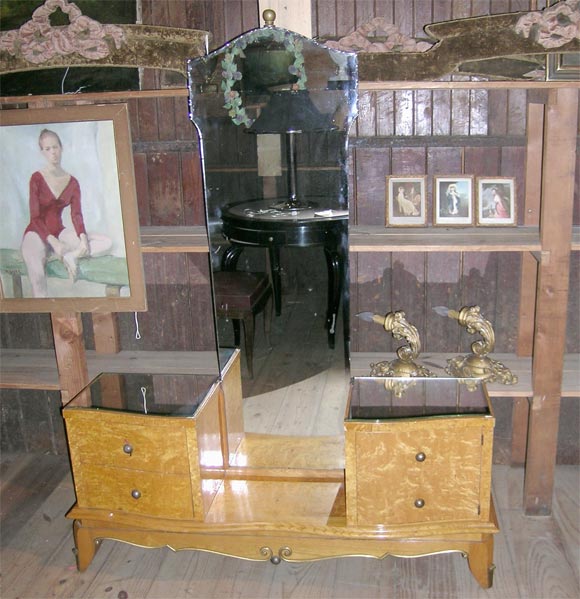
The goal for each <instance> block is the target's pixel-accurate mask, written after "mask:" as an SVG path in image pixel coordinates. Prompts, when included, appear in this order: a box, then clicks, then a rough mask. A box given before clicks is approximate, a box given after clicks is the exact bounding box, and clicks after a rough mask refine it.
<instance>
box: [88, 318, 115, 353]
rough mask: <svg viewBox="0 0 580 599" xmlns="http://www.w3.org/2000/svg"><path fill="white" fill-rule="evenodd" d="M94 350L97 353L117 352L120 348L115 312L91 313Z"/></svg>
mask: <svg viewBox="0 0 580 599" xmlns="http://www.w3.org/2000/svg"><path fill="white" fill-rule="evenodd" d="M92 319H93V334H94V337H95V350H96V351H97V353H99V354H118V353H119V351H120V349H121V343H120V341H119V326H118V322H117V314H116V313H114V312H103V313H98V312H95V313H93V314H92Z"/></svg>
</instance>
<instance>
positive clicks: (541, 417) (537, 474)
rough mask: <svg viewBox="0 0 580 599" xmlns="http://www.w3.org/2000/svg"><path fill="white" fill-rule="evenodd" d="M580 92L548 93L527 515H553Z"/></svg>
mask: <svg viewBox="0 0 580 599" xmlns="http://www.w3.org/2000/svg"><path fill="white" fill-rule="evenodd" d="M577 127H578V90H577V89H574V88H558V89H553V90H551V91H550V96H549V100H548V105H547V107H546V126H545V133H544V139H545V143H544V162H543V166H544V168H543V178H542V208H541V218H540V222H541V242H542V259H541V262H540V266H539V274H538V289H537V291H538V293H537V300H536V328H535V334H534V358H533V363H532V385H533V389H534V397H533V399H532V405H531V411H530V419H529V429H528V431H529V432H528V448H527V460H526V476H525V483H524V509H525V512H526V514H528V515H538V516H540V515H548V514H550V513H551V510H552V492H553V485H554V467H555V464H556V451H557V442H558V425H559V416H560V394H561V385H562V369H563V364H564V348H565V336H566V312H567V303H568V286H569V269H570V244H571V239H572V212H573V198H574V174H575V166H576V135H577Z"/></svg>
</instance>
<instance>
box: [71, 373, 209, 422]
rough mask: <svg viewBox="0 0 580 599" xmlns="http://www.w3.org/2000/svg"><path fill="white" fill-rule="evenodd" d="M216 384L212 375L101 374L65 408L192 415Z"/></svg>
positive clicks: (159, 414) (181, 415)
mask: <svg viewBox="0 0 580 599" xmlns="http://www.w3.org/2000/svg"><path fill="white" fill-rule="evenodd" d="M217 383H218V377H217V376H216V375H215V374H145V373H121V374H119V373H103V374H100V375H99V376H97V377H96V378H95V379H94V380H93V381H92V382H91V383H90V384H89V385H88V386H87V387H85V388H84V389H83V390H82V391H81V392H80V393H79V394H78V395H76V396H75V397H74V398H73V399H72V400H71V402H70V403H68V404H67V405H66V409H70V408H72V409H74V408H84V409H95V410H112V411H118V412H127V413H134V414H151V415H158V416H180V417H191V416H194V415H195V413H196V411H197V409H198V408H199V406H200V405H201V404H202V402H203V400H204V399H205V398H206V397H207V396H208V394H209V392H210V390H212V388H213V387H214V385H216V384H217Z"/></svg>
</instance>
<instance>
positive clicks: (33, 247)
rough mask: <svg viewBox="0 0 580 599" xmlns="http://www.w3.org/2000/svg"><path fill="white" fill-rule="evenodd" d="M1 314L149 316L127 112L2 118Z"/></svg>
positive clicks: (71, 111) (105, 109) (100, 109)
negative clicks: (143, 312) (136, 313)
mask: <svg viewBox="0 0 580 599" xmlns="http://www.w3.org/2000/svg"><path fill="white" fill-rule="evenodd" d="M0 144H1V147H2V148H3V150H2V153H1V154H0V189H2V194H1V195H0V211H1V214H2V219H0V311H1V312H68V311H73V312H122V311H130V312H133V311H137V310H146V308H147V305H146V297H145V285H144V277H143V265H142V260H141V251H140V243H139V218H138V212H137V197H136V192H135V175H134V171H133V154H132V148H131V134H130V129H129V119H128V111H127V105H126V104H106V105H80V106H63V107H59V108H44V109H21V110H18V109H14V110H7V109H5V110H1V111H0Z"/></svg>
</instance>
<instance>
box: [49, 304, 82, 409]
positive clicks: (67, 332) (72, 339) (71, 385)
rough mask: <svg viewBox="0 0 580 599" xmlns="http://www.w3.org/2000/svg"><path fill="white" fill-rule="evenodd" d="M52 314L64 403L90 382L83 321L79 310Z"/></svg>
mask: <svg viewBox="0 0 580 599" xmlns="http://www.w3.org/2000/svg"><path fill="white" fill-rule="evenodd" d="M50 316H51V320H52V334H53V336H54V349H55V352H56V364H57V367H58V377H59V382H60V390H61V400H62V403H63V405H64V404H66V403H68V402H69V401H70V400H71V399H72V398H73V397H74V396H75V395H76V394H77V393H78V392H79V391H80V390H81V389H82V388H83V387H85V386H86V385H87V384H88V382H89V375H88V370H87V357H86V352H85V345H84V339H83V323H82V320H81V315H80V314H79V313H78V312H64V313H53V314H51V315H50Z"/></svg>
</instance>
